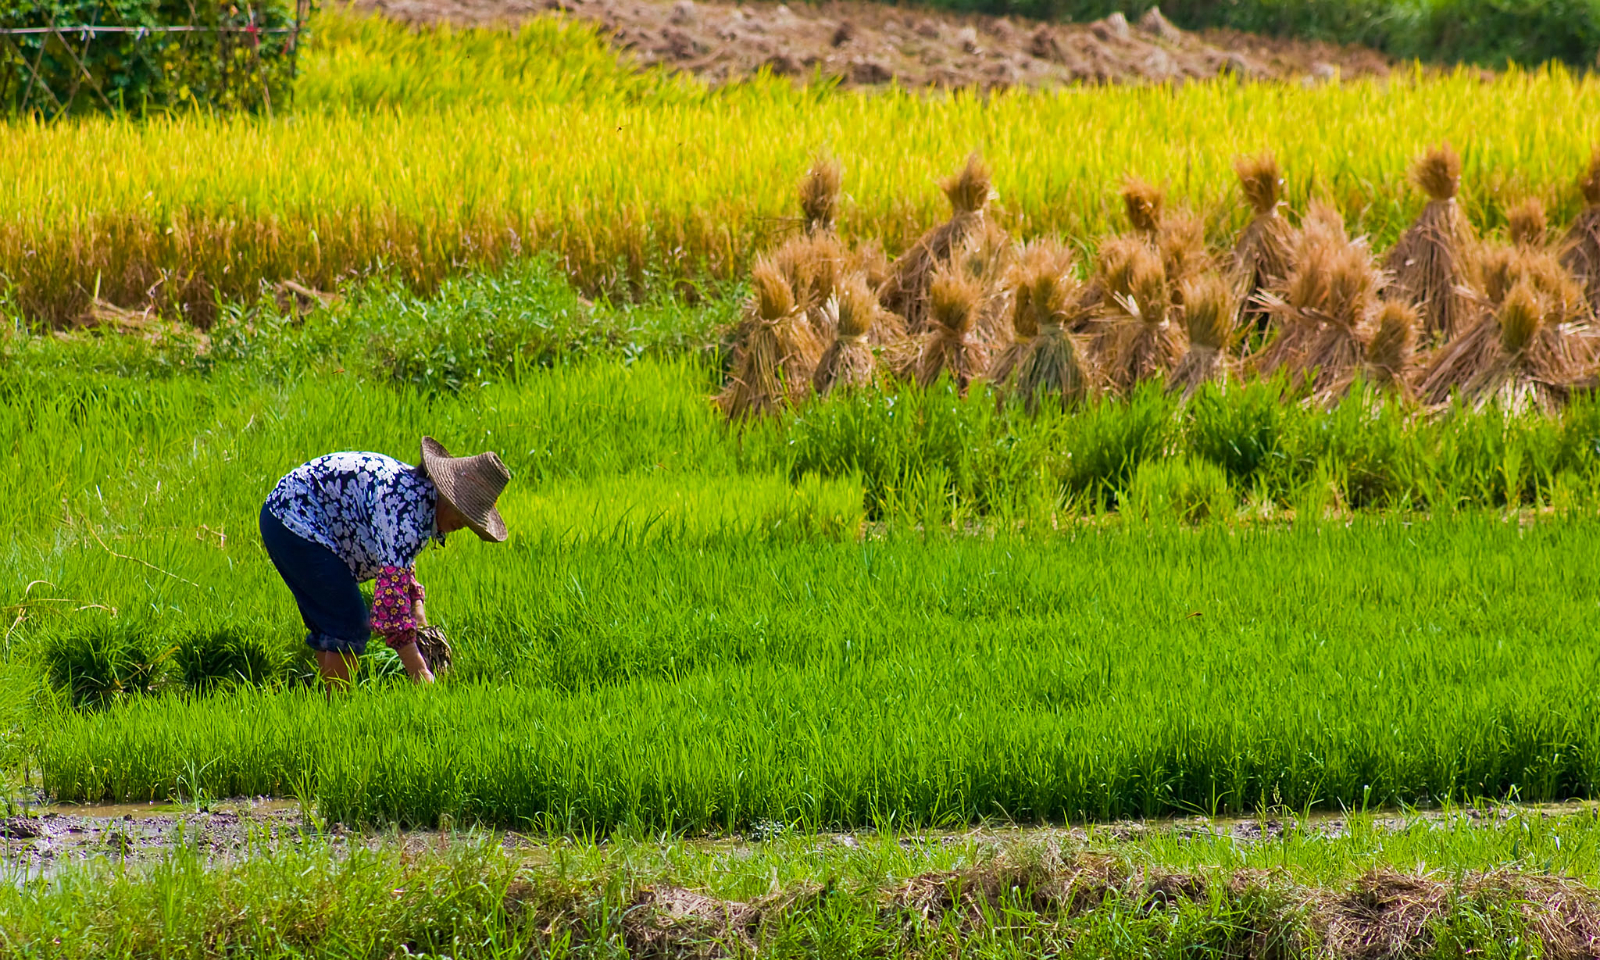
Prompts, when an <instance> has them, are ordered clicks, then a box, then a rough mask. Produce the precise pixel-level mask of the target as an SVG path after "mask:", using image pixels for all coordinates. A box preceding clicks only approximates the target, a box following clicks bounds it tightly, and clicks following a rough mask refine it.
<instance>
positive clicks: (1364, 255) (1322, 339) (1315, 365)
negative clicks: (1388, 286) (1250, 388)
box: [1294, 243, 1379, 403]
mask: <svg viewBox="0 0 1600 960" xmlns="http://www.w3.org/2000/svg"><path fill="white" fill-rule="evenodd" d="M1378 286H1379V278H1378V269H1377V265H1376V264H1374V263H1373V261H1372V254H1371V253H1369V252H1368V251H1367V249H1366V247H1365V245H1363V244H1359V243H1352V244H1349V245H1347V246H1345V247H1344V248H1342V249H1340V250H1338V251H1336V252H1335V253H1334V255H1333V258H1332V260H1331V262H1330V263H1329V264H1328V300H1327V304H1326V307H1325V308H1324V310H1325V313H1324V316H1323V323H1322V324H1321V325H1320V326H1319V327H1318V329H1317V333H1316V335H1315V336H1314V337H1313V338H1312V340H1311V341H1310V343H1309V344H1308V345H1307V347H1306V350H1305V353H1304V354H1303V355H1302V356H1300V357H1297V358H1295V364H1294V365H1295V366H1297V367H1298V368H1299V369H1300V371H1301V372H1303V373H1304V375H1305V377H1306V380H1307V382H1308V383H1309V385H1310V387H1311V392H1312V394H1313V395H1314V396H1316V397H1317V398H1318V399H1319V400H1321V401H1322V402H1324V403H1328V402H1333V401H1336V400H1339V399H1341V398H1342V397H1343V396H1344V395H1345V394H1346V393H1347V392H1349V389H1350V384H1351V382H1352V381H1353V380H1354V379H1355V375H1356V373H1357V372H1359V370H1360V369H1361V365H1362V363H1363V362H1364V361H1365V360H1366V355H1367V339H1368V336H1369V334H1368V332H1367V327H1366V324H1367V320H1368V318H1369V317H1370V316H1371V315H1372V314H1373V313H1374V312H1376V309H1377V304H1378V296H1377V295H1378Z"/></svg>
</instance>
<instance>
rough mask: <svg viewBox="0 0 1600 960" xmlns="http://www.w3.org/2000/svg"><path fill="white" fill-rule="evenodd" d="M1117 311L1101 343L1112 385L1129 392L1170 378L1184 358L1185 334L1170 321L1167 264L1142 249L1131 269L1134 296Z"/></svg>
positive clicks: (1115, 298)
mask: <svg viewBox="0 0 1600 960" xmlns="http://www.w3.org/2000/svg"><path fill="white" fill-rule="evenodd" d="M1112 303H1113V304H1114V305H1115V306H1114V307H1113V309H1112V311H1111V313H1110V314H1109V315H1108V316H1107V318H1106V320H1105V329H1104V330H1103V332H1102V333H1101V334H1100V335H1099V337H1098V339H1097V340H1096V347H1097V350H1096V355H1097V357H1098V359H1099V361H1100V364H1101V365H1102V367H1103V368H1104V369H1105V371H1106V374H1107V378H1108V379H1109V381H1110V383H1111V385H1112V386H1113V387H1114V388H1116V389H1117V390H1120V391H1123V392H1126V391H1128V390H1131V389H1133V386H1134V385H1135V384H1137V383H1138V382H1139V381H1141V380H1147V379H1150V378H1151V377H1157V376H1165V375H1167V374H1170V373H1171V372H1172V370H1173V368H1174V367H1176V366H1177V365H1178V361H1179V360H1180V359H1181V358H1182V357H1183V353H1184V349H1185V344H1184V342H1183V331H1182V330H1180V329H1179V328H1178V326H1177V325H1176V324H1174V323H1173V322H1172V320H1171V318H1170V313H1171V309H1172V308H1171V301H1170V295H1169V294H1168V291H1167V275H1166V271H1165V270H1164V269H1163V268H1162V266H1161V260H1160V258H1159V257H1157V256H1156V255H1155V254H1154V253H1151V252H1150V251H1149V250H1147V249H1142V248H1141V249H1140V250H1139V252H1138V253H1137V254H1135V255H1134V256H1133V258H1132V262H1131V263H1130V264H1129V267H1128V292H1127V293H1126V294H1122V293H1113V294H1112Z"/></svg>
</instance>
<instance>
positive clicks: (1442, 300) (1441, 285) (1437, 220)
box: [1388, 144, 1474, 340]
mask: <svg viewBox="0 0 1600 960" xmlns="http://www.w3.org/2000/svg"><path fill="white" fill-rule="evenodd" d="M1411 177H1412V180H1413V181H1415V182H1416V184H1417V186H1419V187H1421V188H1422V189H1423V191H1424V192H1426V193H1427V194H1428V197H1429V198H1430V199H1429V201H1428V205H1427V206H1426V207H1424V208H1423V211H1422V215H1421V216H1419V217H1418V218H1417V222H1416V223H1414V224H1412V225H1411V228H1410V229H1409V230H1407V231H1406V232H1405V233H1404V234H1403V235H1402V236H1401V237H1400V240H1399V242H1398V243H1396V244H1395V245H1394V249H1393V250H1391V251H1389V261H1388V267H1389V271H1390V273H1391V274H1393V276H1394V291H1393V293H1394V295H1395V296H1397V297H1398V298H1400V299H1403V300H1405V301H1406V302H1407V303H1410V304H1411V305H1412V306H1414V307H1416V308H1417V309H1418V311H1420V312H1421V314H1422V327H1423V333H1424V335H1425V336H1429V337H1433V338H1436V339H1439V340H1448V339H1449V338H1450V337H1452V336H1454V335H1455V334H1456V333H1457V332H1458V329H1459V328H1461V327H1464V326H1465V325H1466V324H1467V323H1470V322H1471V313H1472V298H1471V295H1470V294H1469V292H1468V289H1467V254H1468V253H1469V251H1470V250H1471V248H1472V245H1473V242H1474V234H1473V230H1472V224H1471V223H1469V222H1468V221H1467V215H1466V214H1465V213H1463V212H1462V210H1461V205H1460V204H1458V203H1457V202H1456V192H1457V191H1458V190H1459V189H1460V187H1461V157H1460V156H1459V155H1457V153H1456V152H1455V151H1454V150H1452V149H1451V148H1450V146H1449V145H1448V144H1444V145H1441V146H1438V147H1435V148H1434V149H1432V150H1430V151H1428V152H1427V153H1426V154H1424V155H1423V157H1422V159H1421V160H1419V161H1417V164H1416V166H1414V167H1413V168H1412V172H1411Z"/></svg>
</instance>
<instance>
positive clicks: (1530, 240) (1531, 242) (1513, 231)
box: [1506, 197, 1550, 250]
mask: <svg viewBox="0 0 1600 960" xmlns="http://www.w3.org/2000/svg"><path fill="white" fill-rule="evenodd" d="M1549 233H1550V218H1549V217H1548V216H1547V215H1546V214H1545V212H1544V203H1543V202H1541V201H1540V200H1539V198H1538V197H1529V198H1527V199H1526V200H1524V201H1522V202H1521V203H1519V204H1517V205H1516V206H1514V207H1512V208H1511V209H1510V210H1507V211H1506V236H1507V237H1508V238H1510V240H1511V245H1512V246H1514V247H1518V248H1520V249H1524V250H1532V249H1537V248H1539V247H1542V246H1544V245H1545V241H1546V239H1547V238H1548V236H1549Z"/></svg>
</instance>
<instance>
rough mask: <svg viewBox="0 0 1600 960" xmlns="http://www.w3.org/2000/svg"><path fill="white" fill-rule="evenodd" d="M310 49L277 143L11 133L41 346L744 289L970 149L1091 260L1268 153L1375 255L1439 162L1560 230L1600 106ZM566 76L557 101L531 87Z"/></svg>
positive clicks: (1521, 82)
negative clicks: (819, 223)
mask: <svg viewBox="0 0 1600 960" xmlns="http://www.w3.org/2000/svg"><path fill="white" fill-rule="evenodd" d="M320 23H321V24H322V35H323V40H322V41H321V43H322V46H321V47H320V48H319V53H318V54H317V55H316V56H315V57H313V58H312V62H311V64H310V66H309V68H308V76H307V77H306V79H305V81H304V84H303V87H302V96H301V99H300V107H299V112H298V113H297V114H296V115H294V116H289V117H279V118H277V119H263V118H249V117H208V116H193V115H191V116H182V117H175V118H171V119H161V120H155V121H151V122H148V123H143V124H132V123H128V122H123V121H112V120H101V119H93V120H84V121H81V122H73V123H68V124H58V125H53V126H43V125H34V124H20V125H16V126H14V127H13V128H12V129H11V130H10V131H9V132H8V146H9V149H8V150H7V151H6V153H5V155H4V156H3V157H0V178H3V179H4V182H6V183H8V184H10V188H9V189H8V190H7V191H6V192H5V193H4V195H3V196H0V274H4V275H5V276H6V277H7V278H8V281H9V283H10V294H9V296H10V298H11V303H12V304H13V309H14V310H17V311H20V313H22V314H23V315H25V316H27V317H30V318H33V319H35V320H41V321H47V322H51V323H57V324H59V323H64V322H67V321H71V320H75V319H77V318H78V317H80V316H81V315H82V314H83V313H84V312H85V310H86V309H87V308H88V307H89V305H90V304H89V301H90V299H91V298H92V297H93V296H94V295H95V294H96V293H98V295H99V297H100V298H101V299H103V300H106V301H109V302H111V303H113V304H116V305H118V306H121V307H128V308H141V307H143V306H145V305H146V304H147V303H149V302H150V301H151V300H152V299H153V300H154V301H155V302H156V304H157V305H171V306H176V305H183V306H185V307H186V308H187V309H188V311H189V314H188V315H189V316H190V317H191V318H192V319H195V320H199V321H203V322H208V321H209V320H210V319H212V317H213V313H214V310H215V304H216V302H217V296H218V295H221V296H222V297H223V299H230V298H234V297H240V296H254V295H255V294H256V293H257V292H258V290H259V289H260V284H261V283H262V282H263V281H265V282H267V283H273V282H276V281H278V280H280V279H286V278H288V279H298V280H299V281H301V282H302V283H305V284H308V285H310V286H313V287H317V288H322V289H331V288H333V287H336V286H338V285H339V284H340V283H341V282H343V281H344V280H346V279H348V278H349V277H351V276H356V275H363V274H368V273H375V272H382V273H388V274H391V275H393V276H396V277H399V278H402V279H404V280H405V282H407V283H408V284H411V285H412V286H413V287H414V288H418V289H428V288H431V287H432V286H433V285H435V284H436V283H437V282H438V281H439V280H440V279H441V278H442V277H444V276H446V275H449V274H452V273H455V272H458V271H460V270H462V269H467V268H470V267H473V266H480V265H491V264H496V263H500V262H503V261H505V260H507V259H509V258H512V257H514V256H517V255H518V254H526V253H529V252H532V251H537V250H543V251H550V252H552V253H554V254H555V255H556V256H557V258H558V259H559V261H560V263H561V265H562V269H563V270H564V271H565V272H566V273H567V274H568V275H569V276H570V277H571V278H573V279H574V280H575V281H577V282H578V284H579V285H580V286H581V287H582V288H583V289H584V290H586V291H589V292H595V291H607V292H611V293H614V294H621V295H625V296H634V295H638V294H640V293H641V292H642V291H643V290H645V289H646V288H649V287H651V286H654V285H660V286H664V287H672V286H674V285H678V286H679V287H680V289H688V288H691V287H693V286H695V285H698V284H701V283H704V282H706V281H708V280H710V281H717V280H724V281H726V280H732V279H734V278H737V277H739V276H741V275H743V273H744V271H745V270H746V269H747V267H748V265H749V259H750V256H751V253H752V251H754V250H758V249H761V248H763V247H767V246H770V245H771V244H772V242H773V241H774V240H776V239H778V238H779V237H780V236H781V235H782V234H783V232H784V231H786V230H787V229H789V227H790V224H789V222H788V220H787V218H788V216H789V214H790V201H789V188H790V184H791V183H793V181H794V179H795V178H796V177H797V176H798V175H799V174H800V173H801V171H803V170H804V168H805V166H806V164H807V162H808V161H809V159H810V156H811V155H812V153H813V152H814V151H816V150H817V149H818V148H820V147H827V148H829V149H831V150H832V151H833V152H834V153H835V154H836V155H837V156H838V157H839V158H840V159H841V160H842V161H843V163H844V166H845V169H846V177H847V180H846V184H847V193H848V194H849V202H848V203H847V204H846V205H845V208H844V209H843V210H842V211H841V216H840V228H841V231H842V232H843V233H844V234H845V235H846V236H849V237H865V236H872V237H881V238H882V239H883V242H884V244H885V246H886V247H887V248H888V249H889V250H890V251H891V252H892V251H896V250H899V249H901V248H903V247H904V246H905V245H906V244H907V243H909V242H910V241H911V240H912V239H914V238H915V237H916V236H917V235H918V234H919V233H920V232H921V230H922V228H923V227H924V226H925V225H926V224H928V223H931V222H934V221H935V220H937V219H939V218H941V217H942V211H941V210H940V206H941V201H940V199H939V197H938V194H937V191H936V190H935V189H933V181H934V179H935V178H936V177H937V176H938V175H940V174H942V173H943V172H944V171H945V170H947V169H948V168H949V167H950V166H951V165H952V164H953V163H954V162H955V161H957V160H958V159H959V158H960V157H962V156H964V155H965V154H966V153H967V152H968V151H970V150H972V149H975V148H976V149H980V150H982V151H983V152H984V154H985V155H986V156H987V157H988V158H989V160H990V163H991V164H992V166H993V167H994V170H995V183H996V187H997V189H998V192H999V195H1000V202H1001V216H1000V219H1001V222H1002V223H1003V224H1004V225H1005V226H1006V228H1007V229H1009V230H1011V231H1012V233H1013V234H1014V235H1016V236H1020V237H1034V236H1040V235H1045V234H1060V235H1062V236H1065V237H1067V238H1068V239H1069V240H1071V241H1072V242H1073V243H1078V244H1084V243H1088V242H1089V238H1094V237H1098V236H1101V235H1103V234H1106V233H1108V232H1110V231H1111V229H1112V228H1113V225H1114V222H1115V220H1116V210H1117V207H1118V205H1119V204H1118V201H1117V198H1116V197H1115V196H1114V193H1113V189H1114V187H1115V185H1116V184H1117V183H1118V182H1120V180H1121V178H1122V177H1123V176H1124V175H1126V174H1129V173H1134V174H1139V175H1142V176H1144V177H1146V178H1147V179H1150V180H1153V181H1157V182H1160V181H1163V180H1165V181H1170V183H1171V189H1172V197H1173V199H1174V201H1175V202H1180V203H1183V204H1187V205H1189V206H1191V207H1193V208H1194V209H1195V210H1196V211H1197V212H1199V213H1200V214H1201V215H1202V216H1203V217H1204V219H1205V221H1206V223H1207V225H1208V226H1207V228H1208V232H1210V233H1211V234H1212V238H1213V240H1216V241H1220V240H1223V239H1226V238H1229V237H1231V235H1232V234H1233V233H1234V232H1236V231H1237V230H1238V229H1239V228H1241V227H1242V226H1243V223H1244V220H1245V217H1246V213H1245V211H1244V210H1242V209H1240V208H1239V205H1238V204H1237V203H1236V202H1235V200H1234V199H1233V197H1232V187H1231V184H1230V176H1229V168H1230V165H1231V163H1232V162H1233V159H1234V157H1235V155H1237V154H1239V153H1247V152H1248V153H1253V152H1258V151H1260V150H1262V149H1264V148H1269V147H1270V148H1275V149H1277V150H1278V153H1279V160H1280V161H1281V162H1282V164H1283V166H1284V169H1285V170H1286V171H1287V174H1288V181H1289V182H1288V185H1287V198H1288V200H1289V201H1290V203H1291V204H1294V205H1295V206H1297V207H1303V206H1304V204H1305V202H1306V201H1307V200H1308V199H1309V198H1310V197H1312V196H1314V195H1315V196H1325V197H1327V198H1328V199H1330V200H1331V201H1332V202H1333V203H1334V204H1336V205H1337V206H1338V207H1339V208H1340V209H1341V210H1342V211H1343V212H1344V213H1345V215H1346V216H1347V217H1348V218H1349V219H1350V221H1351V223H1352V228H1353V229H1354V230H1356V231H1358V232H1367V233H1370V234H1371V235H1372V236H1373V238H1374V241H1375V243H1376V245H1377V246H1378V247H1380V248H1382V247H1386V246H1387V245H1388V244H1389V243H1390V242H1391V241H1392V240H1393V239H1394V238H1395V237H1396V236H1398V234H1399V233H1400V231H1401V229H1403V227H1404V226H1405V225H1406V224H1408V223H1409V222H1410V221H1411V220H1412V219H1414V217H1415V214H1416V211H1417V209H1418V207H1420V205H1421V202H1422V201H1421V198H1420V197H1417V196H1413V195H1412V194H1411V193H1410V192H1409V191H1402V190H1397V189H1396V188H1395V185H1396V184H1399V183H1401V182H1402V181H1403V178H1404V173H1405V169H1406V167H1407V165H1408V163H1409V162H1410V160H1411V158H1412V157H1414V156H1415V155H1416V154H1417V153H1418V152H1419V151H1420V150H1421V149H1422V148H1423V147H1424V146H1425V145H1427V144H1431V143H1435V142H1438V141H1440V140H1446V139H1447V140H1450V141H1451V142H1453V143H1455V144H1456V145H1457V147H1458V148H1460V149H1461V150H1462V152H1463V159H1464V171H1463V178H1464V181H1465V182H1466V183H1467V184H1469V187H1468V191H1467V193H1466V195H1465V196H1464V198H1463V200H1464V204H1465V207H1466V210H1467V212H1468V213H1469V215H1471V216H1472V217H1473V219H1474V221H1475V222H1477V223H1479V224H1481V225H1483V226H1485V227H1486V228H1488V229H1495V228H1497V227H1498V226H1499V225H1500V224H1501V223H1503V222H1504V219H1505V210H1506V209H1507V208H1508V207H1509V206H1511V205H1512V204H1513V203H1515V202H1517V201H1520V200H1521V199H1523V198H1524V197H1526V196H1530V195H1531V196H1536V197H1538V198H1540V199H1541V200H1543V201H1544V202H1545V204H1546V206H1547V208H1548V209H1549V210H1550V212H1551V215H1552V218H1553V219H1555V220H1556V221H1558V222H1565V221H1566V220H1568V219H1570V218H1571V217H1572V216H1573V215H1574V214H1575V213H1576V212H1577V209H1578V206H1579V202H1580V201H1579V197H1578V194H1577V192H1576V190H1575V188H1574V187H1573V186H1572V181H1573V179H1574V177H1575V172H1576V171H1578V170H1580V169H1581V168H1582V165H1583V163H1584V162H1585V160H1586V159H1587V154H1588V151H1589V149H1590V147H1591V145H1592V140H1593V131H1592V130H1591V129H1589V128H1588V127H1587V126H1586V124H1585V123H1584V120H1583V118H1584V117H1586V116H1589V115H1591V114H1592V113H1593V112H1594V109H1593V108H1594V103H1595V101H1596V95H1597V92H1600V85H1597V81H1596V80H1594V79H1593V78H1589V77H1580V76H1576V75H1571V74H1567V73H1565V72H1562V71H1560V70H1548V71H1545V70H1540V71H1535V72H1517V71H1513V72H1508V73H1506V74H1503V75H1501V76H1499V77H1497V78H1495V79H1493V80H1487V81H1486V80H1483V79H1481V78H1480V77H1478V76H1477V75H1469V74H1467V73H1461V74H1456V75H1450V76H1439V77H1421V76H1415V77H1404V76H1402V77H1399V78H1396V79H1394V80H1391V81H1388V82H1384V83H1375V82H1359V83H1331V84H1326V85H1323V86H1319V87H1316V88H1312V89H1302V88H1299V87H1295V88H1289V87H1279V86H1269V85H1257V84H1248V83H1235V82H1220V83H1206V84H1191V85H1188V86H1185V87H1183V88H1181V89H1172V88H1166V87H1155V88H1117V89H1108V90H1100V89H1095V90H1063V91H1058V92H1051V93H1026V92H1012V93H1004V94H995V95H992V96H984V97H979V96H975V95H968V94H956V95H950V96H943V95H922V94H914V93H908V92H903V91H899V92H897V91H891V92H887V93H882V94H864V93H855V92H843V91H834V90H827V89H796V88H794V87H792V86H791V85H790V84H788V83H787V82H786V81H780V80H758V81H754V82H751V83H749V84H742V85H738V86H734V87H729V88H724V89H720V90H715V91H713V90H707V89H704V88H701V87H698V86H696V85H694V84H692V83H690V82H689V81H679V80H668V79H665V78H663V77H660V76H658V75H644V76H639V75H635V74H632V73H629V72H627V71H626V70H625V69H623V68H621V67H619V66H617V65H616V61H615V60H614V58H613V55H612V54H610V53H609V52H608V51H607V50H606V49H605V47H604V44H603V41H602V40H601V39H600V38H599V37H598V36H596V35H595V34H594V33H593V32H592V31H591V30H589V29H587V28H584V27H580V26H553V25H551V24H550V23H548V22H543V21H541V22H538V23H536V24H535V25H533V26H529V27H526V28H524V30H523V32H521V33H519V34H516V35H510V34H503V33H502V34H495V33H478V32H461V33H439V34H425V35H423V36H421V37H414V36H410V35H408V34H407V33H406V32H405V30H404V29H403V28H401V27H398V26H393V25H386V24H382V23H378V22H372V21H350V20H348V19H345V18H342V17H341V16H340V15H337V14H325V15H323V18H322V20H321V21H320ZM467 53H480V54H486V55H485V56H479V57H476V58H468V57H466V56H464V54H467ZM487 54H492V56H489V55H487ZM463 63H471V64H480V65H483V64H487V65H485V66H473V67H463V66H462V64H463ZM556 66H560V67H566V66H571V67H572V68H573V73H572V76H570V77H566V78H563V79H559V80H555V81H552V82H548V83H547V82H545V81H546V80H548V79H550V78H551V77H552V72H553V71H554V70H555V67H556ZM556 72H557V73H559V71H556ZM574 77H576V78H581V82H580V80H578V79H573V78H574ZM352 102H354V103H355V104H356V105H355V106H351V105H350V104H351V103H352ZM1484 117H1495V118H1496V123H1495V124H1494V125H1493V126H1489V125H1486V124H1484V123H1483V118H1484ZM780 130H781V131H783V136H774V135H772V132H773V131H780ZM1307 130H1315V131H1317V136H1315V137H1307V136H1305V135H1304V134H1305V131H1307ZM1067 131H1070V133H1067ZM464 132H469V133H470V135H468V136H463V133H464ZM775 171H777V172H779V174H778V175H774V172H775Z"/></svg>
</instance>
